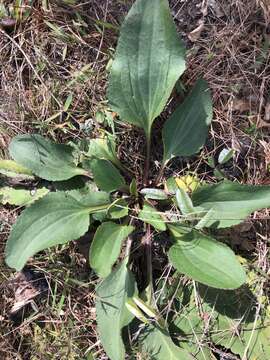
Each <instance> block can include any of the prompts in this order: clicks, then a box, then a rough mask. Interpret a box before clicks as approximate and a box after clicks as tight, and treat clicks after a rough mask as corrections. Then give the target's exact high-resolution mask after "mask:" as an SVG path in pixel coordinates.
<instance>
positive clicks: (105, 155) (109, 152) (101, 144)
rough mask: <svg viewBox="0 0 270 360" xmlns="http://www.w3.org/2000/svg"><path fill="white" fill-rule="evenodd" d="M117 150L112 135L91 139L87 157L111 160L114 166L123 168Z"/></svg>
mask: <svg viewBox="0 0 270 360" xmlns="http://www.w3.org/2000/svg"><path fill="white" fill-rule="evenodd" d="M115 148H116V145H115V141H114V137H113V136H112V135H108V136H106V137H104V138H98V139H91V140H90V145H89V150H88V153H87V156H90V157H94V158H98V159H103V160H109V161H111V162H112V163H113V164H114V165H116V166H118V167H120V168H121V167H122V165H121V163H120V161H119V160H118V158H117V155H116V150H115ZM119 165H120V166H119Z"/></svg>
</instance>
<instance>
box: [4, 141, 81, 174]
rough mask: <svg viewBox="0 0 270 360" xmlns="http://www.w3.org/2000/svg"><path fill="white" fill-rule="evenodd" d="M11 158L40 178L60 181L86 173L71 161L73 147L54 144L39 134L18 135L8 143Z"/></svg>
mask: <svg viewBox="0 0 270 360" xmlns="http://www.w3.org/2000/svg"><path fill="white" fill-rule="evenodd" d="M9 152H10V154H11V156H12V158H13V159H14V160H15V161H16V162H18V163H19V164H20V165H23V166H25V167H27V168H29V169H30V170H31V171H32V172H33V173H34V174H35V175H37V176H39V177H41V178H42V179H46V180H52V181H60V180H67V179H70V178H72V177H73V176H76V175H86V174H87V172H86V171H85V170H84V169H81V168H79V167H77V166H76V165H75V164H74V162H73V156H72V152H73V148H72V147H71V146H68V145H63V144H55V143H53V142H51V141H49V140H46V139H44V138H43V137H42V136H40V135H37V134H36V135H18V136H16V137H15V138H13V140H12V141H11V143H10V146H9Z"/></svg>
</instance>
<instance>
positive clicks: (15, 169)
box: [0, 159, 34, 180]
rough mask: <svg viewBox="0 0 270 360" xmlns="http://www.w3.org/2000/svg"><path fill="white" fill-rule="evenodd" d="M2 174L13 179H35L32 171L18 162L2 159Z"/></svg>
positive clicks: (0, 170)
mask: <svg viewBox="0 0 270 360" xmlns="http://www.w3.org/2000/svg"><path fill="white" fill-rule="evenodd" d="M0 174H2V175H5V176H8V177H13V178H15V177H16V178H18V179H21V180H32V179H34V177H33V174H32V172H31V170H29V169H27V168H25V167H24V166H21V165H19V164H17V163H16V161H13V160H1V159H0Z"/></svg>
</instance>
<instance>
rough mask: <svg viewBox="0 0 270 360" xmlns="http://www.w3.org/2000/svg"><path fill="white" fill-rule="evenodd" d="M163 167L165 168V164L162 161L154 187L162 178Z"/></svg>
mask: <svg viewBox="0 0 270 360" xmlns="http://www.w3.org/2000/svg"><path fill="white" fill-rule="evenodd" d="M165 166H166V162H165V161H163V162H162V164H161V167H160V169H159V172H158V176H157V178H156V181H155V185H156V186H157V185H158V184H159V183H160V180H161V178H162V176H163V174H164V170H165Z"/></svg>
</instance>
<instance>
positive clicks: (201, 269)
mask: <svg viewBox="0 0 270 360" xmlns="http://www.w3.org/2000/svg"><path fill="white" fill-rule="evenodd" d="M169 229H170V231H171V233H172V235H173V238H174V240H175V244H174V245H173V246H172V247H171V248H170V250H169V253H168V255H169V260H170V262H171V263H172V265H173V266H174V267H175V268H176V269H177V270H178V271H179V272H181V273H183V274H186V275H188V276H190V277H191V278H192V279H194V280H196V281H199V282H201V283H203V284H206V285H209V286H212V287H215V288H220V289H236V288H238V287H240V286H241V285H242V284H243V283H244V282H245V281H246V275H245V272H244V270H243V268H242V267H241V265H240V263H239V262H238V260H237V258H236V256H235V254H234V253H233V251H232V250H231V249H230V248H229V247H228V246H227V245H225V244H222V243H220V242H218V241H216V240H215V239H213V238H211V237H210V236H206V235H204V234H202V233H200V232H198V231H196V230H190V231H189V232H187V230H185V231H184V232H183V227H179V226H175V225H169Z"/></svg>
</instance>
